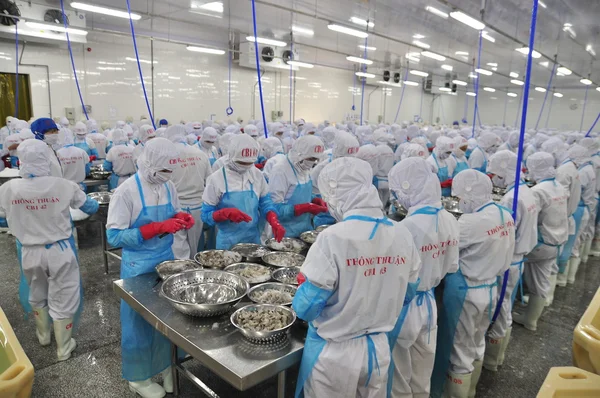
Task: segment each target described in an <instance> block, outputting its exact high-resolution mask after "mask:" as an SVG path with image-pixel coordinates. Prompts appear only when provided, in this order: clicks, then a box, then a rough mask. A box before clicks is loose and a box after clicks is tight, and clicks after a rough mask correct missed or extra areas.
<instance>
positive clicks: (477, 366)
mask: <svg viewBox="0 0 600 398" xmlns="http://www.w3.org/2000/svg"><path fill="white" fill-rule="evenodd" d="M473 366H474V367H475V369H473V373H472V374H471V385H470V386H469V395H468V397H469V398H475V393H476V392H477V383H479V378H480V377H481V367H482V366H483V361H475V362H473Z"/></svg>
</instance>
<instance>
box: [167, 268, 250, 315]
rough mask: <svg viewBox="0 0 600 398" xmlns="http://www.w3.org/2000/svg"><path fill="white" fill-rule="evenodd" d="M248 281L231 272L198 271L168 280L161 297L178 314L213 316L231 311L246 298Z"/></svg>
mask: <svg viewBox="0 0 600 398" xmlns="http://www.w3.org/2000/svg"><path fill="white" fill-rule="evenodd" d="M249 288H250V285H249V284H248V281H247V280H245V279H244V278H242V277H241V276H238V275H236V274H232V273H230V272H224V271H217V270H195V271H187V272H182V273H180V274H177V275H173V276H171V277H169V278H167V280H166V281H164V283H163V284H162V287H161V295H162V296H163V297H164V298H165V299H167V300H168V301H169V303H170V304H171V305H172V306H173V307H174V308H175V309H176V310H178V311H180V312H182V313H184V314H186V315H191V316H197V317H210V316H216V315H221V314H224V313H226V312H227V311H229V310H230V309H231V308H232V307H233V306H235V305H236V304H237V303H239V302H240V300H241V299H242V298H243V297H244V296H245V295H246V293H247V292H248V289H249Z"/></svg>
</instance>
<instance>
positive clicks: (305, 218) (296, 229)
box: [279, 156, 313, 238]
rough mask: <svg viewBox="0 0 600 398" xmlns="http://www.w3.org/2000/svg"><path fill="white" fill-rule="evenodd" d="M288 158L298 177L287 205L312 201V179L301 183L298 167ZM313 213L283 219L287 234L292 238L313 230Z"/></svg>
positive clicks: (282, 222)
mask: <svg viewBox="0 0 600 398" xmlns="http://www.w3.org/2000/svg"><path fill="white" fill-rule="evenodd" d="M286 160H287V161H288V163H289V165H290V167H291V168H292V171H293V172H294V176H295V177H296V187H295V188H294V192H293V193H292V196H291V197H290V198H289V199H288V200H286V201H285V202H284V204H285V205H288V206H293V205H299V204H302V203H310V201H311V199H312V180H311V179H310V178H309V179H308V181H307V182H305V183H304V184H301V183H300V180H299V179H298V174H296V169H294V166H293V165H292V162H290V159H289V157H287V156H286ZM310 217H311V214H310V213H305V214H302V215H301V216H297V217H293V216H292V218H291V219H287V220H286V219H281V220H279V221H280V222H281V225H283V227H284V228H285V236H286V237H290V238H297V237H299V236H300V234H301V233H302V232H306V231H310V230H312V228H313V227H312V223H311V219H310Z"/></svg>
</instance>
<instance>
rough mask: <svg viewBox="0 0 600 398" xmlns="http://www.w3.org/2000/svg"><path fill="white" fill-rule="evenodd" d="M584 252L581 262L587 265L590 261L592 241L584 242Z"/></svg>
mask: <svg viewBox="0 0 600 398" xmlns="http://www.w3.org/2000/svg"><path fill="white" fill-rule="evenodd" d="M582 247H583V251H582V254H581V262H582V263H584V264H585V263H587V262H588V259H589V255H590V249H591V248H592V240H591V239H588V240H586V241H585V242H583V245H582Z"/></svg>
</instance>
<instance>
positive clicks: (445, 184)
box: [440, 178, 452, 188]
mask: <svg viewBox="0 0 600 398" xmlns="http://www.w3.org/2000/svg"><path fill="white" fill-rule="evenodd" d="M440 185H441V186H442V188H452V178H448V179H447V180H446V181H444V182H442V183H441V184H440Z"/></svg>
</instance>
